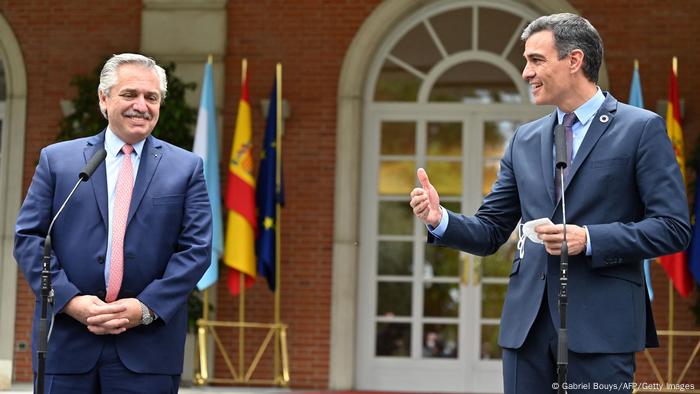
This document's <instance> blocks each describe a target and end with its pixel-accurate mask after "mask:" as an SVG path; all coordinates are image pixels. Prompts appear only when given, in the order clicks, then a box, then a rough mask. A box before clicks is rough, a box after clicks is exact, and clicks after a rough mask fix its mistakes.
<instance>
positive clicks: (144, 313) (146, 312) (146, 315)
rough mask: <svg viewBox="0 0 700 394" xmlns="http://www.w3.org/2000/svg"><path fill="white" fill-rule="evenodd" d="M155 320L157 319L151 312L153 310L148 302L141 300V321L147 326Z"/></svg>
mask: <svg viewBox="0 0 700 394" xmlns="http://www.w3.org/2000/svg"><path fill="white" fill-rule="evenodd" d="M139 302H141V301H139ZM153 320H155V318H154V316H153V314H152V313H151V310H150V309H148V307H147V306H146V304H144V303H143V302H141V322H140V323H141V324H143V325H144V326H147V325H149V324H151V323H153Z"/></svg>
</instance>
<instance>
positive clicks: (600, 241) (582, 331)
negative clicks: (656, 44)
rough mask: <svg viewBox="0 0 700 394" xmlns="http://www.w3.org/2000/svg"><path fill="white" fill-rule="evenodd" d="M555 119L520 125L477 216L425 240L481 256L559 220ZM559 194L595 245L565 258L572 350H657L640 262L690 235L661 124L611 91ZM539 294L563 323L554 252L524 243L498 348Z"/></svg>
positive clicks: (532, 313)
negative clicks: (529, 226)
mask: <svg viewBox="0 0 700 394" xmlns="http://www.w3.org/2000/svg"><path fill="white" fill-rule="evenodd" d="M606 117H607V119H606ZM556 123H557V117H556V112H555V113H552V114H550V115H548V116H545V117H543V118H541V119H538V120H536V121H534V122H531V123H527V124H525V125H523V126H521V127H519V128H518V130H517V131H516V133H515V135H514V137H513V139H512V140H511V141H510V144H509V146H508V147H507V149H506V152H505V154H504V156H503V158H502V160H501V168H500V172H499V174H498V178H497V180H496V182H495V183H494V185H493V189H492V191H491V193H490V194H489V195H487V196H486V198H485V199H484V203H483V205H482V206H481V207H480V208H479V210H478V211H477V213H476V214H475V215H474V216H469V217H467V216H462V215H457V214H454V213H452V212H449V215H450V216H449V225H448V227H447V230H446V231H445V234H444V236H443V237H442V238H441V239H437V240H436V239H434V238H432V237H429V242H435V243H437V244H441V245H446V246H450V247H453V248H458V249H461V250H463V251H465V252H468V253H472V254H475V255H480V256H483V255H489V254H492V253H494V252H495V251H496V250H497V249H498V248H499V247H500V246H501V245H502V244H503V243H504V242H505V241H506V240H507V239H508V237H509V236H510V234H511V233H512V231H513V229H514V228H515V226H516V224H517V223H518V221H519V220H521V219H522V222H523V223H525V222H527V221H529V220H532V219H538V218H542V217H548V218H551V219H552V221H553V222H554V223H561V222H562V220H561V204H560V203H559V202H558V201H555V197H554V181H553V179H554V170H553V167H554V159H553V157H552V152H553V129H554V126H555V125H556ZM565 195H566V213H567V222H568V223H569V224H576V225H579V226H587V228H588V231H589V234H590V241H591V249H592V255H591V256H586V255H585V253H582V254H580V255H577V256H572V257H571V258H570V259H569V286H568V289H569V299H568V301H569V304H568V313H567V317H568V320H567V323H568V328H569V349H570V350H572V351H575V352H580V353H622V352H635V351H639V350H641V349H643V348H644V347H645V346H657V345H658V341H657V338H656V331H655V327H654V321H653V317H652V314H651V309H650V306H649V301H648V298H647V293H646V290H645V285H644V276H643V270H642V260H643V259H645V258H652V257H656V256H662V255H666V254H670V253H673V252H677V251H679V250H682V249H684V248H685V247H686V246H687V244H688V242H689V240H690V224H689V217H688V204H687V199H686V194H685V187H684V185H683V181H682V178H681V173H680V170H679V167H678V164H677V162H676V158H675V155H674V151H673V148H672V146H671V142H670V140H669V138H668V136H667V134H666V127H665V124H664V121H663V119H662V118H660V117H659V116H657V115H656V114H654V113H652V112H649V111H646V110H643V109H640V108H636V107H632V106H629V105H626V104H622V103H619V102H618V101H617V100H616V99H615V98H614V97H612V95H610V94H607V93H606V98H605V101H604V103H603V105H602V106H601V108H600V109H599V110H598V113H597V114H596V115H595V117H594V119H593V123H592V124H591V126H590V128H589V130H588V132H587V134H586V136H585V138H584V139H583V142H582V144H581V146H580V148H579V150H578V152H577V154H576V156H575V158H574V162H573V163H572V166H571V170H570V174H569V179H568V180H567V181H566V190H565ZM545 291H546V296H547V297H548V305H549V309H550V310H549V312H550V315H551V317H552V321H553V322H554V324H555V325H556V326H557V327H558V326H559V312H558V310H557V295H558V291H559V256H550V255H548V254H547V253H546V251H545V249H544V246H543V245H541V244H536V243H533V242H531V241H526V242H525V256H524V258H523V259H522V261H521V260H520V259H519V257H518V256H516V257H515V260H514V261H513V268H512V271H511V274H510V282H509V285H508V292H507V295H506V300H505V303H504V306H503V313H502V316H501V330H500V336H499V344H500V345H501V346H503V347H506V348H519V347H520V346H522V344H523V342H524V341H525V337H526V336H527V334H528V332H529V330H530V327H531V325H532V323H533V322H534V320H535V317H536V316H537V311H538V310H539V307H540V304H541V302H542V297H543V294H545Z"/></svg>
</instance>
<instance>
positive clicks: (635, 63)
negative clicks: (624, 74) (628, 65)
mask: <svg viewBox="0 0 700 394" xmlns="http://www.w3.org/2000/svg"><path fill="white" fill-rule="evenodd" d="M634 69H635V70H639V60H637V59H634Z"/></svg>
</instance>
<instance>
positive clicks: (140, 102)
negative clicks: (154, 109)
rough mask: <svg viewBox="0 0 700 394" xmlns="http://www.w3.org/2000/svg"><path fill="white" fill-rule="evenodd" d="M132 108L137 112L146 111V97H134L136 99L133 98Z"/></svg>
mask: <svg viewBox="0 0 700 394" xmlns="http://www.w3.org/2000/svg"><path fill="white" fill-rule="evenodd" d="M133 108H134V110H136V111H139V112H146V111H148V106H147V105H146V98H145V97H143V96H142V95H141V96H138V97H136V100H134V106H133Z"/></svg>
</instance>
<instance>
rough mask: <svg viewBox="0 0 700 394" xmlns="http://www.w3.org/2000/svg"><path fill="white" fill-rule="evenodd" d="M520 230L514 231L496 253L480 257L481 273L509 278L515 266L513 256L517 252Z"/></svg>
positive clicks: (491, 276) (485, 275)
mask: <svg viewBox="0 0 700 394" xmlns="http://www.w3.org/2000/svg"><path fill="white" fill-rule="evenodd" d="M517 234H518V232H517V230H516V231H513V234H511V236H510V239H509V240H508V242H506V243H504V244H503V245H501V247H500V248H498V251H496V253H494V254H492V255H490V256H485V257H480V259H481V275H482V276H483V277H485V278H494V277H495V278H507V277H508V276H509V275H510V271H511V268H513V258H514V257H515V253H517V250H516V246H517V243H518V235H517Z"/></svg>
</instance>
